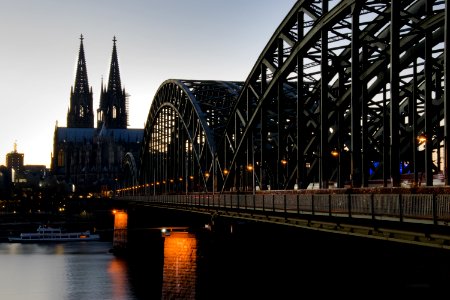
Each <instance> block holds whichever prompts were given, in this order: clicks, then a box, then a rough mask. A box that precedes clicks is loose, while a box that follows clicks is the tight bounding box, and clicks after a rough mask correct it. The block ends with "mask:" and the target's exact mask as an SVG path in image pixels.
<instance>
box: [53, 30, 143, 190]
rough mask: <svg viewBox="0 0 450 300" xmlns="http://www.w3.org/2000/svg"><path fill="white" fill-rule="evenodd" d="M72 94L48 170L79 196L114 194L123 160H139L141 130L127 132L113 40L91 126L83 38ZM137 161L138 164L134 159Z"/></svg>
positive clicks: (125, 105) (125, 99)
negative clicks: (73, 188) (107, 74)
mask: <svg viewBox="0 0 450 300" xmlns="http://www.w3.org/2000/svg"><path fill="white" fill-rule="evenodd" d="M80 40H81V42H80V50H79V54H78V64H77V70H76V76H75V84H74V86H72V88H71V91H70V105H69V108H68V112H67V127H58V123H57V124H56V127H55V132H54V140H53V153H52V160H51V171H52V174H53V175H55V176H56V178H57V179H58V180H59V181H61V182H65V183H66V184H68V185H71V186H72V187H75V190H76V191H77V192H78V193H81V194H87V193H98V192H104V191H111V190H114V189H117V188H118V186H117V182H120V178H121V177H122V175H123V174H122V173H123V170H122V159H123V158H124V157H125V155H128V156H130V155H132V157H134V158H138V157H139V153H140V150H141V141H142V138H143V134H144V129H129V128H127V127H128V95H127V93H126V92H125V89H122V87H121V80H120V72H119V63H118V58H117V48H116V41H117V40H116V38H115V37H114V39H113V50H112V56H111V66H110V70H109V78H108V83H107V85H104V83H103V79H102V82H101V91H100V103H99V108H98V109H97V114H96V115H97V124H96V128H95V127H94V110H93V94H92V87H89V83H88V76H87V69H86V59H85V54H84V47H83V35H81V37H80ZM136 161H138V159H136Z"/></svg>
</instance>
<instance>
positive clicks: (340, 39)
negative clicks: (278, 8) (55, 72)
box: [140, 0, 450, 192]
mask: <svg viewBox="0 0 450 300" xmlns="http://www.w3.org/2000/svg"><path fill="white" fill-rule="evenodd" d="M448 27H449V21H448V1H443V0H442V1H438V0H436V1H431V0H416V1H414V0H403V1H397V0H391V1H388V0H386V1H380V0H378V1H375V0H366V1H355V0H353V1H350V0H347V1H346V0H343V1H315V0H309V1H308V0H303V1H298V2H297V3H296V4H295V5H294V6H293V8H292V9H291V10H290V12H289V13H288V14H287V16H286V17H285V19H284V20H283V21H282V22H281V24H280V26H279V27H278V28H277V29H276V30H275V32H274V34H273V36H272V37H271V39H270V40H269V42H268V44H267V45H266V47H265V48H264V50H263V51H262V53H261V55H260V56H259V58H258V60H257V62H256V63H255V65H254V67H253V69H252V70H251V72H250V75H249V76H248V78H247V80H246V81H245V83H243V84H236V83H227V84H228V85H232V86H233V88H232V89H231V91H232V92H230V89H226V88H225V89H220V88H219V89H220V90H221V92H223V94H221V95H220V96H217V94H214V93H211V94H208V93H198V91H204V90H205V89H204V88H203V85H204V84H205V85H207V86H209V87H210V88H211V86H212V87H214V88H216V87H218V86H220V87H223V85H225V84H226V83H223V82H222V83H220V84H219V83H217V82H210V81H208V82H205V81H181V80H178V81H167V82H166V83H163V85H162V86H161V87H160V89H159V91H158V92H157V94H156V96H155V98H154V100H153V103H152V107H151V109H150V112H149V118H148V120H147V124H146V128H145V138H144V139H145V142H144V143H143V145H144V149H143V154H142V156H141V161H142V164H141V172H140V177H141V180H143V182H144V183H146V184H149V183H150V184H152V183H153V184H155V186H156V184H157V183H158V182H159V184H161V183H162V182H163V180H165V181H166V186H167V180H170V179H173V180H177V179H178V180H179V181H183V187H184V189H183V190H184V191H190V190H191V188H192V190H194V186H189V184H188V183H189V180H188V179H189V176H191V174H192V176H195V177H194V180H196V185H197V187H198V188H199V189H202V190H206V191H211V190H213V191H214V190H217V191H236V190H239V191H245V190H252V191H255V190H256V189H257V188H260V189H269V188H272V189H292V188H306V187H308V186H310V185H311V183H314V182H316V183H317V184H318V185H319V187H321V188H328V187H329V185H330V184H331V183H333V184H335V185H336V186H338V187H343V186H344V185H345V183H346V182H347V183H349V184H351V185H352V186H354V187H360V186H364V187H367V186H369V184H372V183H374V182H378V184H379V185H382V186H388V185H390V184H392V186H400V183H401V180H402V178H403V177H405V176H409V177H410V178H409V179H410V180H411V181H412V182H413V183H414V184H417V183H418V182H419V181H421V180H423V181H424V184H426V185H433V175H435V174H438V173H442V174H443V175H444V176H445V179H446V184H448V178H449V175H448V173H449V171H450V170H449V168H448V162H447V161H448V158H449V157H450V149H449V148H450V147H449V146H448V145H447V140H448V138H447V137H448V135H449V129H448V125H447V124H449V122H448V119H449V116H450V108H449V107H450V106H449V105H448V103H449V92H448V88H447V87H448V84H447V83H448V79H449V74H448V73H449V67H448V62H449V54H448V51H447V50H446V49H447V48H448V47H447V46H446V45H447V44H448V40H449V30H448ZM214 88H212V89H213V90H214ZM206 90H208V88H206ZM219 94H220V93H219ZM221 97H229V98H230V99H232V100H231V101H230V103H229V105H228V106H227V105H225V106H226V109H223V106H224V101H218V99H221ZM222 109H223V110H222ZM218 111H221V112H223V113H221V114H220V117H217V116H216V113H217V112H218ZM216 126H218V127H216ZM177 134H178V135H177ZM203 137H204V138H203ZM419 137H421V138H423V139H420V140H419V139H418V138H419ZM187 141H188V142H187ZM186 162H188V164H186ZM152 174H153V175H152ZM205 174H210V176H209V177H205ZM155 186H154V187H155ZM154 190H156V189H154ZM160 191H163V192H170V191H181V187H179V188H178V190H175V189H173V190H170V189H167V188H165V189H162V190H161V189H160Z"/></svg>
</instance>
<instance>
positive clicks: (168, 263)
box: [162, 232, 197, 299]
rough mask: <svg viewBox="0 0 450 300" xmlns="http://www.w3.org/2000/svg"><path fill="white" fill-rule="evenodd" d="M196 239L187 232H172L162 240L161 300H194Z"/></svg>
mask: <svg viewBox="0 0 450 300" xmlns="http://www.w3.org/2000/svg"><path fill="white" fill-rule="evenodd" d="M196 280H197V239H196V237H195V235H194V234H190V233H187V232H172V233H171V235H170V236H167V237H165V239H164V268H163V285H162V299H195V285H196Z"/></svg>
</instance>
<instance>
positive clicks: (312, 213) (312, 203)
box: [311, 194, 315, 216]
mask: <svg viewBox="0 0 450 300" xmlns="http://www.w3.org/2000/svg"><path fill="white" fill-rule="evenodd" d="M311 215H313V216H314V215H315V212H314V194H312V195H311Z"/></svg>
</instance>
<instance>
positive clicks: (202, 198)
mask: <svg viewBox="0 0 450 300" xmlns="http://www.w3.org/2000/svg"><path fill="white" fill-rule="evenodd" d="M121 198H122V199H124V200H131V201H139V202H147V203H155V204H167V205H175V206H183V207H187V208H189V207H191V208H208V209H223V210H240V211H246V212H252V211H254V212H272V213H284V214H289V215H293V214H303V215H308V214H309V215H323V216H334V217H351V218H371V219H379V220H392V221H399V222H416V223H417V222H420V223H430V224H436V225H447V223H448V222H449V221H450V195H449V194H367V193H362V194H283V193H273V194H268V193H264V194H185V195H130V196H122V197H121Z"/></svg>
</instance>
